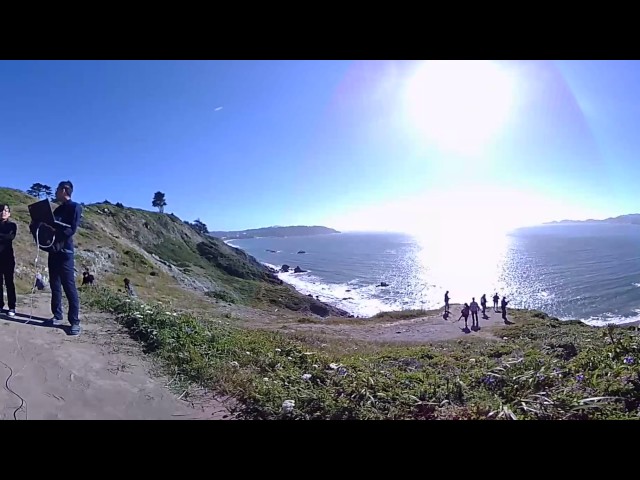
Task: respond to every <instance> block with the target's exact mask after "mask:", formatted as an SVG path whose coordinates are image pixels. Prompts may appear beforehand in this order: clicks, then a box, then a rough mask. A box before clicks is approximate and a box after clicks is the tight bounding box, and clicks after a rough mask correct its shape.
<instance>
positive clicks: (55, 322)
mask: <svg viewBox="0 0 640 480" xmlns="http://www.w3.org/2000/svg"><path fill="white" fill-rule="evenodd" d="M45 323H46V324H47V325H52V326H55V327H59V326H60V325H62V324H63V323H64V320H62V319H61V318H56V317H51V318H50V319H49V320H47V321H46V322H45Z"/></svg>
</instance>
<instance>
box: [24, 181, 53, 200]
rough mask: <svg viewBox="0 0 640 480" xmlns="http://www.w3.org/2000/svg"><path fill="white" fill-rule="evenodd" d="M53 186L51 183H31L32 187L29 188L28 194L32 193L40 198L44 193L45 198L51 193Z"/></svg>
mask: <svg viewBox="0 0 640 480" xmlns="http://www.w3.org/2000/svg"><path fill="white" fill-rule="evenodd" d="M51 194H52V191H51V187H50V186H49V185H44V184H42V183H34V184H33V185H31V188H29V190H27V195H31V196H32V197H36V198H37V199H38V200H39V199H40V198H41V197H42V196H43V195H44V196H45V198H46V197H47V195H51Z"/></svg>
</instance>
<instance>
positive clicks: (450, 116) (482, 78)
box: [404, 60, 514, 154]
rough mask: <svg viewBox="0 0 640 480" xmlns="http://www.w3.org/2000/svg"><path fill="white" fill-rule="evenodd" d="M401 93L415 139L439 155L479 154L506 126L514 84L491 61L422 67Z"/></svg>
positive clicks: (438, 62) (441, 61) (424, 65)
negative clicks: (444, 152) (434, 148)
mask: <svg viewBox="0 0 640 480" xmlns="http://www.w3.org/2000/svg"><path fill="white" fill-rule="evenodd" d="M404 93H405V98H404V103H405V108H406V111H407V113H408V116H409V120H410V122H411V124H412V126H413V127H414V128H415V129H416V133H417V134H418V135H420V136H421V137H422V138H424V139H425V140H427V141H428V142H429V143H434V144H435V145H437V146H438V147H439V148H441V149H445V150H450V151H453V152H456V153H462V154H477V153H479V152H481V151H482V149H483V148H484V147H485V146H486V145H487V144H488V143H489V142H490V141H491V140H492V138H493V137H494V135H495V134H496V133H497V132H498V131H499V130H500V128H501V127H502V126H503V125H504V123H505V121H506V119H507V116H508V114H509V111H510V109H511V105H512V101H513V94H514V81H513V78H512V76H511V75H510V74H509V73H508V72H507V71H506V70H505V69H504V68H503V67H501V66H500V65H498V64H497V63H495V62H492V61H485V60H470V61H458V60H456V61H449V60H446V61H444V60H437V61H426V62H423V63H421V64H420V66H419V67H418V69H417V71H416V72H415V74H414V75H413V76H412V77H411V78H410V79H409V80H408V82H407V85H406V88H405V90H404Z"/></svg>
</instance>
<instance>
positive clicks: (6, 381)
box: [0, 360, 28, 420]
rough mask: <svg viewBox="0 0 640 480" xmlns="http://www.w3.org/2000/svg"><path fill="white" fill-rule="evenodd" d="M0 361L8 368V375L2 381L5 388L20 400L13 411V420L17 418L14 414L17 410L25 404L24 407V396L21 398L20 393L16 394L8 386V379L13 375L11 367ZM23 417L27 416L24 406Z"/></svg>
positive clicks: (0, 361)
mask: <svg viewBox="0 0 640 480" xmlns="http://www.w3.org/2000/svg"><path fill="white" fill-rule="evenodd" d="M0 363H1V364H2V365H4V366H5V368H8V369H9V376H8V377H7V379H6V380H5V382H4V388H6V389H7V390H8V391H9V392H10V393H12V394H13V395H15V396H16V397H18V398H19V399H20V402H21V403H20V406H19V407H18V408H16V409H15V410H14V411H13V419H14V420H18V417H17V415H16V414H17V413H18V411H20V410H21V409H22V407H23V406H25V407H26V405H27V402H26V401H25V400H24V398H22V397H21V396H20V395H18V394H17V393H16V392H14V391H13V390H12V389H11V387H10V386H9V380H11V377H13V368H11V367H10V366H9V365H7V364H6V363H4V362H3V361H2V360H0ZM25 418H28V417H27V411H26V408H25Z"/></svg>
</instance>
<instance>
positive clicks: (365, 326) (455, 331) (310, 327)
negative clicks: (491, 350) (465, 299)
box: [289, 304, 509, 344]
mask: <svg viewBox="0 0 640 480" xmlns="http://www.w3.org/2000/svg"><path fill="white" fill-rule="evenodd" d="M461 308H462V306H461V305H457V304H452V305H451V308H450V310H451V314H450V315H449V316H447V317H445V315H444V308H442V309H440V310H438V311H436V312H434V313H431V314H429V315H427V316H424V317H419V318H413V319H410V320H393V321H381V320H375V319H372V320H369V321H367V322H364V323H363V322H354V323H353V324H348V323H346V322H345V323H342V322H341V323H337V324H331V322H326V323H316V324H298V325H290V326H289V327H290V328H292V329H295V330H299V331H307V332H313V333H317V334H322V335H331V336H336V337H340V338H343V339H348V338H350V339H354V340H361V341H366V342H378V343H418V344H420V343H429V342H437V341H443V340H452V339H458V338H465V337H480V338H483V339H492V340H497V339H498V338H497V337H496V336H495V334H494V332H493V330H494V327H497V326H504V325H505V323H504V320H503V319H502V314H501V313H495V312H494V311H493V309H492V308H490V309H487V311H486V315H485V318H483V316H482V312H480V313H479V315H478V317H479V322H478V324H479V326H480V329H479V330H477V329H473V330H472V329H471V315H469V320H468V326H469V329H465V328H464V319H462V320H460V321H458V318H460V310H461ZM508 318H509V316H508V315H507V319H508Z"/></svg>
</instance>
